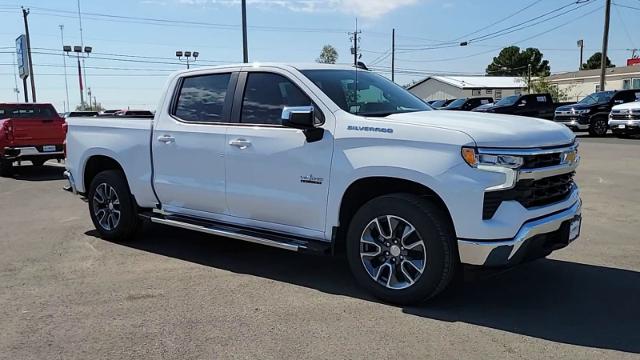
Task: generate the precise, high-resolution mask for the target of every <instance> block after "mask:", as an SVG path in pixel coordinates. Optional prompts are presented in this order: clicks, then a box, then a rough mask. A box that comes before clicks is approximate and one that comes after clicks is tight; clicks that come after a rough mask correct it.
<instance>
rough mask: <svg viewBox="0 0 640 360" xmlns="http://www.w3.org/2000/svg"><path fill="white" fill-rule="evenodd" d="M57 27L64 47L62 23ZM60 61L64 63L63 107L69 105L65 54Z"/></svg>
mask: <svg viewBox="0 0 640 360" xmlns="http://www.w3.org/2000/svg"><path fill="white" fill-rule="evenodd" d="M58 27H60V42H61V43H62V47H63V48H64V25H58ZM63 55H64V54H63ZM62 63H63V65H64V91H65V94H66V96H67V105H66V106H65V108H68V107H69V106H71V104H69V82H68V81H67V58H66V57H65V56H62ZM66 111H67V110H66V109H65V112H66ZM69 111H71V110H69Z"/></svg>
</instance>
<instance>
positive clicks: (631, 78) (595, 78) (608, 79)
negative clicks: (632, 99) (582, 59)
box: [548, 63, 640, 101]
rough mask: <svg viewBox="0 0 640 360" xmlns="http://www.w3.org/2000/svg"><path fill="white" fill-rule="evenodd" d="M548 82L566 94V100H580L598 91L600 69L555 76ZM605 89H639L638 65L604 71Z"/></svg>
mask: <svg viewBox="0 0 640 360" xmlns="http://www.w3.org/2000/svg"><path fill="white" fill-rule="evenodd" d="M548 80H549V82H551V83H552V84H555V85H557V86H558V87H559V88H560V89H561V90H563V91H566V92H567V99H566V100H568V101H573V100H580V99H582V98H583V97H585V96H587V95H589V94H591V93H594V92H596V91H599V90H600V69H595V70H580V71H573V72H568V73H562V74H555V75H551V76H549V77H548ZM605 89H606V90H623V89H640V63H639V64H637V65H631V66H622V67H614V68H608V69H606V75H605Z"/></svg>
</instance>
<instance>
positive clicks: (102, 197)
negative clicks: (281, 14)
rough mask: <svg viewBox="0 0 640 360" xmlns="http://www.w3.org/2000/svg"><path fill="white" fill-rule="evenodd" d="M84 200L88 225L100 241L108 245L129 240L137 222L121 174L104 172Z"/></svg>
mask: <svg viewBox="0 0 640 360" xmlns="http://www.w3.org/2000/svg"><path fill="white" fill-rule="evenodd" d="M88 199H89V201H88V203H89V213H90V214H91V221H93V225H94V226H95V227H96V230H98V232H99V233H100V236H101V237H102V238H104V239H107V240H111V241H127V240H131V239H132V238H133V236H134V235H135V234H136V232H137V230H138V228H139V226H140V220H139V219H138V214H137V207H136V205H135V203H134V201H133V198H132V196H131V192H130V191H129V185H128V184H127V181H126V178H125V175H124V173H123V172H122V171H119V170H107V171H103V172H101V173H99V174H98V175H96V177H95V178H94V179H93V181H91V186H90V187H89V193H88Z"/></svg>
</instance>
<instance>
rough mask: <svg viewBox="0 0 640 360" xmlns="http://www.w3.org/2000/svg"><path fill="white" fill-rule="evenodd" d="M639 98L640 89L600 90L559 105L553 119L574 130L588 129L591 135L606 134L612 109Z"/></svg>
mask: <svg viewBox="0 0 640 360" xmlns="http://www.w3.org/2000/svg"><path fill="white" fill-rule="evenodd" d="M637 100H640V89H635V90H619V91H614V90H610V91H599V92H596V93H593V94H591V95H589V96H587V97H585V98H583V99H582V100H580V101H579V102H577V103H575V104H570V105H565V106H561V107H558V108H557V109H556V113H555V116H554V118H553V120H554V121H556V122H559V123H562V124H564V125H566V126H567V127H569V129H571V130H573V131H585V130H586V131H589V135H591V136H605V135H606V134H607V131H608V130H609V126H608V117H609V114H610V112H611V109H612V108H613V107H614V106H616V105H620V104H625V103H628V102H633V101H637Z"/></svg>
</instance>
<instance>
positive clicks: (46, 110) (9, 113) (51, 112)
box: [0, 105, 58, 119]
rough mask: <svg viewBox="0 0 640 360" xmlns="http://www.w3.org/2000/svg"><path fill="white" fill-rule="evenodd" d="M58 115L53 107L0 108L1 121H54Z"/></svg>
mask: <svg viewBox="0 0 640 360" xmlns="http://www.w3.org/2000/svg"><path fill="white" fill-rule="evenodd" d="M57 117H58V113H56V110H55V109H54V108H53V106H51V105H49V106H29V105H26V106H24V105H17V106H3V107H2V108H0V119H7V118H12V119H29V118H38V119H53V118H57Z"/></svg>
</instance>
